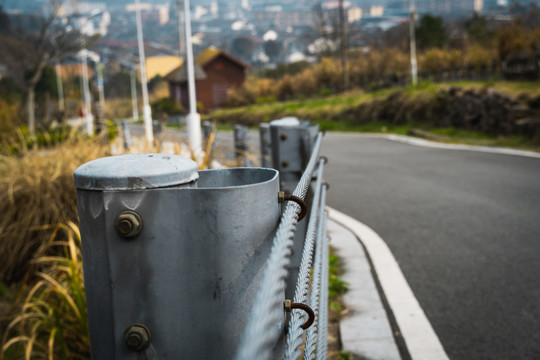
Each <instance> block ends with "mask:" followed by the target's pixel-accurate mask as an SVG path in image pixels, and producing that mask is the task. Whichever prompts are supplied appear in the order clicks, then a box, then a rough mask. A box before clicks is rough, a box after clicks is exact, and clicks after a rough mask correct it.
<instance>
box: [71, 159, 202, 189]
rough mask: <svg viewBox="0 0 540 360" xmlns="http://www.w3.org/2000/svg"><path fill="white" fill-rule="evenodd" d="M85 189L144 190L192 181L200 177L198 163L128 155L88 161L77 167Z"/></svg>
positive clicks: (78, 182) (77, 177) (79, 181)
mask: <svg viewBox="0 0 540 360" xmlns="http://www.w3.org/2000/svg"><path fill="white" fill-rule="evenodd" d="M74 175H75V187H76V188H77V189H83V190H141V189H155V188H162V187H169V186H178V185H185V184H189V183H191V182H193V181H195V180H197V179H198V178H199V173H198V171H197V163H195V162H194V161H193V160H190V159H187V158H185V157H182V156H178V155H167V154H127V155H117V156H110V157H104V158H101V159H97V160H93V161H90V162H87V163H86V164H84V165H82V166H80V167H79V168H78V169H77V170H75V174H74Z"/></svg>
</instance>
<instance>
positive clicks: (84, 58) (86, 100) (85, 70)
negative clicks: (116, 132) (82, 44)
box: [82, 49, 94, 135]
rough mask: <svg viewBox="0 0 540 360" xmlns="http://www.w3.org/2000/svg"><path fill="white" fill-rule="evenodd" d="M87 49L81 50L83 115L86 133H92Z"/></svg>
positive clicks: (92, 118)
mask: <svg viewBox="0 0 540 360" xmlns="http://www.w3.org/2000/svg"><path fill="white" fill-rule="evenodd" d="M87 51H88V50H86V49H83V51H82V81H83V92H84V116H85V118H86V133H87V134H88V135H93V134H94V117H93V116H92V107H91V105H90V101H91V100H90V87H89V85H88V59H87V55H88V54H87Z"/></svg>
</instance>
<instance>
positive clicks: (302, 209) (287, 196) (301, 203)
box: [279, 191, 307, 221]
mask: <svg viewBox="0 0 540 360" xmlns="http://www.w3.org/2000/svg"><path fill="white" fill-rule="evenodd" d="M289 200H290V201H294V202H295V203H297V204H298V205H299V206H300V214H298V221H300V220H302V219H303V218H304V217H305V216H306V213H307V205H306V203H305V202H304V200H302V199H300V198H299V197H298V196H294V195H291V194H286V193H285V192H284V191H280V192H279V201H280V202H285V201H289Z"/></svg>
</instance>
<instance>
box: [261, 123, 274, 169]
mask: <svg viewBox="0 0 540 360" xmlns="http://www.w3.org/2000/svg"><path fill="white" fill-rule="evenodd" d="M259 137H260V146H261V166H262V167H265V168H270V167H272V137H271V136H270V124H268V123H261V124H260V125H259Z"/></svg>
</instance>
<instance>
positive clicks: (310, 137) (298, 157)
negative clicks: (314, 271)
mask: <svg viewBox="0 0 540 360" xmlns="http://www.w3.org/2000/svg"><path fill="white" fill-rule="evenodd" d="M318 132H319V127H318V125H310V124H309V122H307V121H301V120H298V119H297V118H284V119H280V120H274V121H271V122H270V138H271V146H272V167H273V168H274V169H276V170H278V171H279V176H280V188H281V190H283V191H285V192H287V193H292V191H293V189H294V188H295V186H296V184H298V181H299V180H300V178H301V177H302V173H303V172H304V169H305V166H306V165H307V163H308V161H309V159H310V157H311V154H312V152H313V145H314V142H315V138H316V136H317V134H318ZM306 202H307V203H308V208H309V207H310V205H311V204H310V202H311V194H310V193H308V195H307V198H306ZM306 230H307V220H304V221H301V222H299V223H298V224H297V227H296V232H295V234H294V236H295V238H294V247H293V255H292V257H291V264H290V266H289V269H288V270H289V277H288V279H287V289H286V290H285V296H286V297H287V299H292V298H293V297H294V292H295V287H296V279H297V277H298V272H299V268H300V262H301V260H302V249H303V247H304V240H305V237H306Z"/></svg>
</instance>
